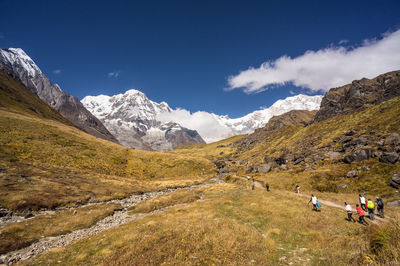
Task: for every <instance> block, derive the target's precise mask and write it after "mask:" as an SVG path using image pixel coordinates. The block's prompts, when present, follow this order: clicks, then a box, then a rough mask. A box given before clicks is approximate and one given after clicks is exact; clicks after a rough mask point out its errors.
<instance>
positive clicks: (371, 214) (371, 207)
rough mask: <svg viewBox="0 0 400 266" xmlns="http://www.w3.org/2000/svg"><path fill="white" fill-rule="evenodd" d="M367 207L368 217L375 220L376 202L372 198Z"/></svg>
mask: <svg viewBox="0 0 400 266" xmlns="http://www.w3.org/2000/svg"><path fill="white" fill-rule="evenodd" d="M367 208H368V217H369V219H371V220H373V219H374V211H375V204H374V202H373V201H372V200H371V199H368V202H367Z"/></svg>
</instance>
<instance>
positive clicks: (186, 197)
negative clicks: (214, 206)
mask: <svg viewBox="0 0 400 266" xmlns="http://www.w3.org/2000/svg"><path fill="white" fill-rule="evenodd" d="M201 193H202V192H201V191H200V190H179V191H176V192H173V193H171V194H169V195H162V196H158V197H156V198H153V199H150V200H147V201H144V202H141V203H139V204H138V205H136V206H134V207H132V208H131V210H132V213H147V212H152V211H155V210H159V209H162V208H165V207H168V206H174V205H177V204H183V203H190V202H193V201H196V200H198V199H200V197H201Z"/></svg>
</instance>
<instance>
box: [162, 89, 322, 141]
mask: <svg viewBox="0 0 400 266" xmlns="http://www.w3.org/2000/svg"><path fill="white" fill-rule="evenodd" d="M321 100H322V96H320V95H318V96H307V95H302V94H299V95H297V96H293V97H288V98H286V99H283V100H278V101H276V102H275V103H274V104H273V105H272V106H270V107H269V108H265V109H262V110H257V111H254V112H252V113H250V114H248V115H245V116H243V117H240V118H229V116H227V115H216V114H213V113H208V112H203V111H198V112H194V113H190V112H189V111H187V110H184V109H176V110H172V112H168V113H161V114H159V115H157V119H158V120H160V121H163V122H176V123H179V124H180V125H182V126H184V127H187V128H191V129H193V130H196V131H197V132H199V134H200V135H201V137H202V138H203V139H204V140H205V141H206V142H207V143H210V142H215V141H218V140H221V139H225V138H229V137H231V136H234V135H240V134H250V133H252V132H254V130H256V129H257V128H261V127H264V126H265V125H266V124H267V123H268V121H269V119H270V118H272V117H273V116H277V115H281V114H284V113H286V112H289V111H292V110H309V111H312V110H318V109H319V106H320V104H321Z"/></svg>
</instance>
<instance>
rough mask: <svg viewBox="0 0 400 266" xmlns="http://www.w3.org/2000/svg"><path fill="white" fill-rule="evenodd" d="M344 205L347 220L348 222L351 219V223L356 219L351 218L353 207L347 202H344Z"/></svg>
mask: <svg viewBox="0 0 400 266" xmlns="http://www.w3.org/2000/svg"><path fill="white" fill-rule="evenodd" d="M344 205H345V206H346V212H347V220H348V221H349V222H351V221H353V223H355V222H356V220H355V219H354V218H353V208H352V207H351V205H350V204H348V203H347V202H345V203H344Z"/></svg>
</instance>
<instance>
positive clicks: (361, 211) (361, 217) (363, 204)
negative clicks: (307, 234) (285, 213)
mask: <svg viewBox="0 0 400 266" xmlns="http://www.w3.org/2000/svg"><path fill="white" fill-rule="evenodd" d="M297 189H298V186H296V193H298V192H297ZM358 196H359V200H360V204H356V211H357V214H358V222H359V223H360V224H364V225H368V222H367V221H366V220H365V216H366V215H365V212H366V211H368V218H369V219H370V220H371V221H372V220H374V219H375V218H374V216H375V207H376V209H377V211H378V216H379V217H381V218H385V215H384V213H383V208H384V203H383V200H382V199H381V198H380V197H376V199H375V202H374V201H372V200H371V199H368V200H367V199H366V198H365V197H364V196H362V195H361V194H359V195H358ZM310 202H311V203H312V205H313V208H312V209H313V211H319V210H318V208H319V207H321V203H320V202H319V201H318V199H317V197H316V196H314V194H311V199H310V201H309V202H308V203H310ZM344 205H345V209H346V212H347V220H348V221H349V222H351V221H353V222H356V220H355V219H354V218H353V208H352V207H351V205H350V204H349V203H347V202H345V203H344Z"/></svg>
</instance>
